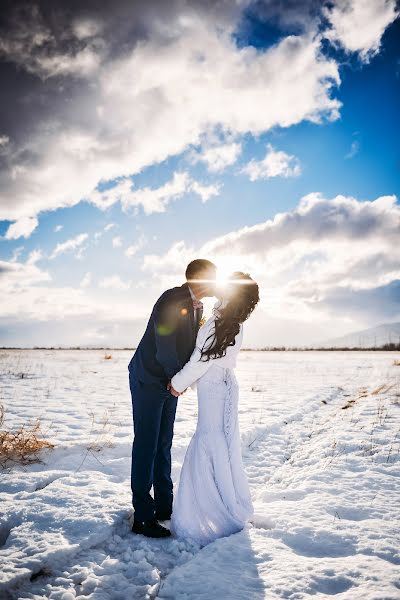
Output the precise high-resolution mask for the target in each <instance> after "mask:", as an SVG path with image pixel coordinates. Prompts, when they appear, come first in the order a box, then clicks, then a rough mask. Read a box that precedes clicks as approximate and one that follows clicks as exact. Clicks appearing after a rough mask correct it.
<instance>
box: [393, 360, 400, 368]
mask: <svg viewBox="0 0 400 600" xmlns="http://www.w3.org/2000/svg"><path fill="white" fill-rule="evenodd" d="M393 366H394V367H400V360H396V359H395V360H394V361H393Z"/></svg>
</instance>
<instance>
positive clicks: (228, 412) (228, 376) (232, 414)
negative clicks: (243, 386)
mask: <svg viewBox="0 0 400 600" xmlns="http://www.w3.org/2000/svg"><path fill="white" fill-rule="evenodd" d="M221 306H222V303H221V302H220V301H219V302H217V303H216V304H215V305H214V309H213V315H212V317H210V318H209V319H208V321H206V323H205V324H204V325H203V327H201V328H200V329H199V332H198V335H197V339H196V347H195V349H194V351H193V353H192V356H191V357H190V360H189V361H188V362H187V363H186V365H185V366H184V367H183V368H182V369H181V371H179V373H177V374H176V375H175V376H174V377H173V378H172V380H171V383H172V385H173V387H174V388H175V389H176V390H177V391H179V392H181V391H183V390H184V389H186V388H187V387H189V386H191V387H197V396H198V421H197V428H196V431H195V433H194V435H193V437H192V439H191V441H190V443H189V446H188V448H187V451H186V455H185V459H184V463H183V466H182V471H181V475H180V480H179V484H178V489H177V493H176V494H175V498H174V502H173V511H172V517H171V531H172V533H173V534H174V535H176V536H177V537H181V538H190V539H192V540H194V541H196V542H198V543H199V544H200V545H202V546H203V545H205V544H208V543H209V542H212V541H213V540H215V539H217V538H219V537H223V536H227V535H230V534H232V533H236V532H238V531H240V530H241V529H243V527H244V525H245V524H246V522H247V521H248V519H249V518H250V517H251V516H252V514H253V505H252V501H251V496H250V490H249V486H248V482H247V478H246V475H245V472H244V468H243V463H242V455H241V443H240V433H239V426H238V396H239V394H238V392H239V390H238V384H237V381H236V377H235V374H234V371H233V368H234V367H235V366H236V357H237V355H238V353H239V350H240V346H241V344H242V338H243V325H241V326H240V331H239V333H238V334H237V336H236V338H235V345H234V346H228V348H227V351H226V355H225V356H223V357H221V358H216V359H211V360H209V361H207V362H204V361H200V360H199V358H200V353H201V348H202V347H203V345H204V344H205V342H206V340H207V338H208V336H209V335H210V334H212V333H213V332H214V327H215V326H214V322H215V319H216V318H218V316H219V311H218V309H219V308H221ZM211 340H212V337H211V339H210V340H209V341H208V342H207V345H208V344H209V343H211Z"/></svg>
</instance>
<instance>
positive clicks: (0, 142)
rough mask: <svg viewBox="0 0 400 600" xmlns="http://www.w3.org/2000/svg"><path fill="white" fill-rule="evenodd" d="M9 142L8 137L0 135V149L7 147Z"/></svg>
mask: <svg viewBox="0 0 400 600" xmlns="http://www.w3.org/2000/svg"><path fill="white" fill-rule="evenodd" d="M9 141H10V138H9V137H8V135H5V134H1V135H0V147H2V146H7V144H8V142H9Z"/></svg>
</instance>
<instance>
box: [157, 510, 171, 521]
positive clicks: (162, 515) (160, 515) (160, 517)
mask: <svg viewBox="0 0 400 600" xmlns="http://www.w3.org/2000/svg"><path fill="white" fill-rule="evenodd" d="M155 516H156V519H157V521H169V520H170V518H171V513H170V512H162V511H157V510H156V515H155Z"/></svg>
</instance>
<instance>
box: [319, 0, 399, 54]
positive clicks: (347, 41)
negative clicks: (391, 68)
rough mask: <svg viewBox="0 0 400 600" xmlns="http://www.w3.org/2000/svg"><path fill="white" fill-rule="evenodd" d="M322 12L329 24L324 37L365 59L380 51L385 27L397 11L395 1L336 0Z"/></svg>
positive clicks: (393, 18) (394, 17) (392, 19)
mask: <svg viewBox="0 0 400 600" xmlns="http://www.w3.org/2000/svg"><path fill="white" fill-rule="evenodd" d="M324 13H325V16H326V17H327V18H328V20H329V21H330V23H331V25H332V29H331V30H330V31H327V32H326V33H325V36H326V37H327V38H328V39H330V40H331V41H332V42H338V43H339V44H340V45H341V46H343V48H344V49H345V50H346V51H347V52H358V53H359V56H360V58H361V60H362V61H364V62H369V60H370V59H371V57H372V56H374V55H375V54H377V53H378V52H379V48H380V44H381V39H382V36H383V33H384V31H385V29H386V28H387V27H388V26H389V25H390V24H391V23H392V22H393V21H394V20H395V19H396V18H397V16H398V14H399V13H398V12H397V10H396V2H395V0H336V2H335V3H334V4H332V6H331V7H329V8H328V7H325V8H324Z"/></svg>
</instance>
